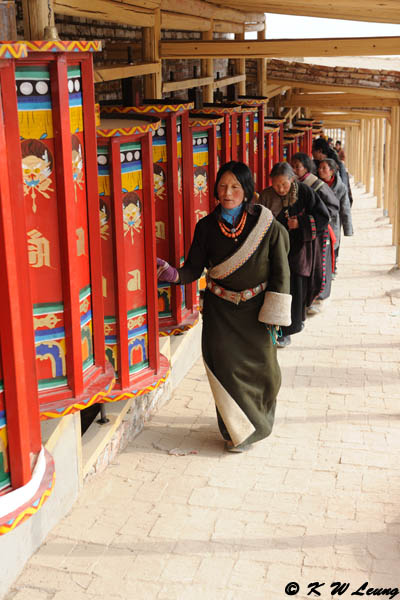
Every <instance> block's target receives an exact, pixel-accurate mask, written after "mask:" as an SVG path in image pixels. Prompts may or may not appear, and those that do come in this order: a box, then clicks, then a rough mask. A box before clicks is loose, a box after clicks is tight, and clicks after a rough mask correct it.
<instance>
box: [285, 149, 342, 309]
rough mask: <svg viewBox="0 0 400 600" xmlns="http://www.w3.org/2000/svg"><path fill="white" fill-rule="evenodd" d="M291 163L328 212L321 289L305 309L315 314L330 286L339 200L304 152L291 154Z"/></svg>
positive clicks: (337, 230)
mask: <svg viewBox="0 0 400 600" xmlns="http://www.w3.org/2000/svg"><path fill="white" fill-rule="evenodd" d="M291 165H292V167H293V171H294V172H295V175H296V177H297V181H300V182H301V183H305V184H306V185H308V186H309V187H310V188H311V189H312V190H314V192H315V193H316V194H317V196H319V197H320V198H321V200H322V202H323V203H324V204H325V206H326V208H327V209H328V212H329V217H330V221H329V224H328V226H327V228H326V230H325V231H324V234H323V236H322V237H321V241H322V247H321V255H322V262H323V272H324V277H323V281H322V286H321V290H320V292H319V294H318V296H317V298H316V300H314V302H313V303H312V305H311V306H310V307H309V308H308V309H307V314H308V315H309V314H315V313H318V312H320V310H321V301H323V300H326V299H327V298H329V296H330V294H331V286H332V273H333V271H334V264H335V255H334V252H333V248H334V245H335V243H336V235H338V234H339V229H340V216H339V200H338V199H337V197H336V196H335V194H334V193H333V192H332V190H331V189H330V187H329V186H328V184H327V183H325V182H324V181H322V179H319V177H317V176H316V175H314V174H313V172H312V171H313V161H312V160H311V158H310V157H309V156H308V154H305V153H304V152H296V154H294V155H293V156H292V160H291Z"/></svg>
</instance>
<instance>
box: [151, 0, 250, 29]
mask: <svg viewBox="0 0 400 600" xmlns="http://www.w3.org/2000/svg"><path fill="white" fill-rule="evenodd" d="M161 10H162V11H167V12H174V13H182V14H184V15H193V16H199V15H201V16H202V17H203V18H205V19H217V20H221V21H231V22H233V23H245V22H246V19H247V15H246V14H245V13H243V12H242V11H239V10H232V9H231V8H224V7H220V6H216V5H215V4H211V3H210V2H202V1H201V0H179V2H177V1H176V0H161ZM175 29H178V28H177V27H176V28H175Z"/></svg>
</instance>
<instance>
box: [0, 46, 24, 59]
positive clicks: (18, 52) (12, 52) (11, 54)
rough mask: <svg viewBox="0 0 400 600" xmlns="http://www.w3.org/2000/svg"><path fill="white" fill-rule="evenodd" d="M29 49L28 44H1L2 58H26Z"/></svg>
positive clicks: (0, 56)
mask: <svg viewBox="0 0 400 600" xmlns="http://www.w3.org/2000/svg"><path fill="white" fill-rule="evenodd" d="M27 56H28V49H27V46H26V42H22V43H20V42H16V43H14V44H13V43H12V42H4V43H0V58H26V57H27Z"/></svg>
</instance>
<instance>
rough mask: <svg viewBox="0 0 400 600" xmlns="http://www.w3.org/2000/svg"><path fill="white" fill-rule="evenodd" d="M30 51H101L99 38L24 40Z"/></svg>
mask: <svg viewBox="0 0 400 600" xmlns="http://www.w3.org/2000/svg"><path fill="white" fill-rule="evenodd" d="M23 43H24V44H25V45H26V47H27V48H28V52H100V50H101V48H102V46H101V41H99V40H76V41H70V40H34V41H27V40H24V41H23Z"/></svg>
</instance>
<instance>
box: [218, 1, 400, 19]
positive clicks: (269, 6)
mask: <svg viewBox="0 0 400 600" xmlns="http://www.w3.org/2000/svg"><path fill="white" fill-rule="evenodd" d="M213 4H218V5H219V6H224V7H226V8H228V7H229V8H233V9H236V10H243V9H244V4H245V11H246V12H255V13H262V12H269V13H278V14H283V15H301V16H308V17H325V18H331V19H349V20H355V21H371V22H377V23H400V2H399V0H378V1H377V0H335V1H334V2H324V1H323V0H247V2H246V3H244V2H243V0H218V2H213Z"/></svg>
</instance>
